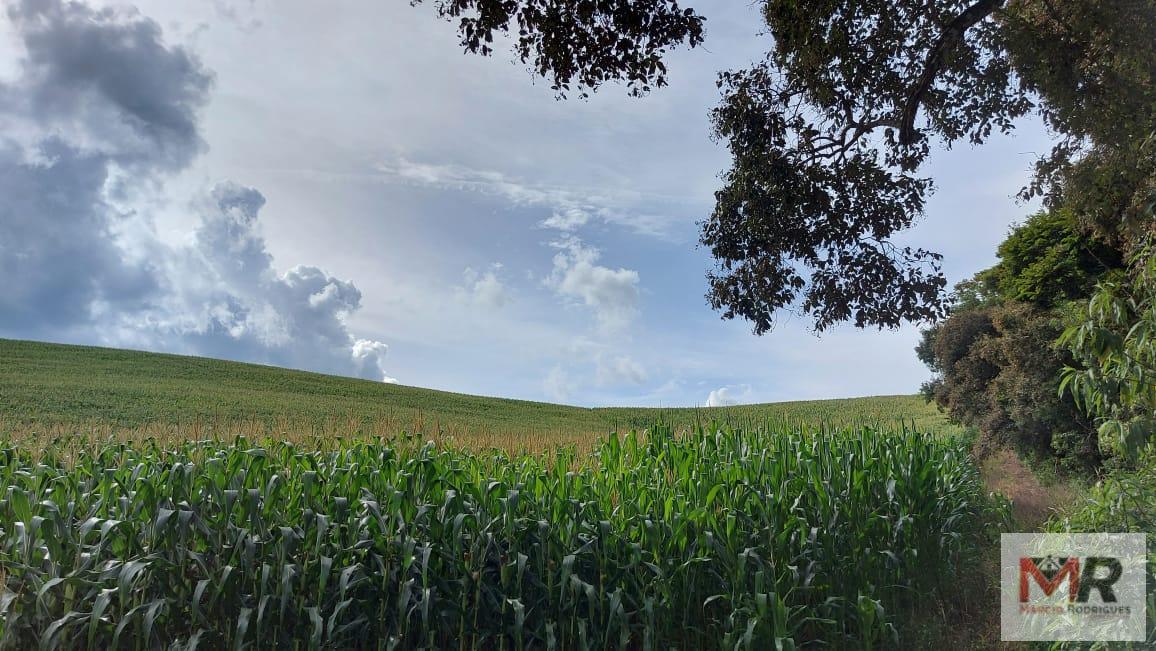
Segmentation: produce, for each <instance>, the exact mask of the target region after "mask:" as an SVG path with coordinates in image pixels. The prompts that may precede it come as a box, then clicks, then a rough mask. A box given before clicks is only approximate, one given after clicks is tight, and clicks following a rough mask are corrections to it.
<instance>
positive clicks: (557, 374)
mask: <svg viewBox="0 0 1156 651" xmlns="http://www.w3.org/2000/svg"><path fill="white" fill-rule="evenodd" d="M577 389H578V383H577V382H575V381H574V380H573V378H571V377H570V374H569V373H567V372H566V370H565V369H563V368H562V367H561V366H554V367H553V368H551V369H550V372H549V373H547V374H546V379H545V380H544V381H543V382H542V390H543V391H545V392H546V395H547V396H548V397H549V398H550V399H551V400H555V401H557V402H565V401H566V399H567V398H569V397H570V396H571V395H573V394H574V392H575V391H576V390H577Z"/></svg>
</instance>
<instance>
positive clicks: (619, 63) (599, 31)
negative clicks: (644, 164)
mask: <svg viewBox="0 0 1156 651" xmlns="http://www.w3.org/2000/svg"><path fill="white" fill-rule="evenodd" d="M422 2H423V0H411V4H414V5H417V4H421V3H422ZM431 2H432V4H433V5H434V7H435V8H436V10H437V13H438V15H440V16H442V17H443V18H446V19H449V20H455V21H457V22H458V35H459V36H460V37H461V46H462V48H464V49H465V51H466V52H469V53H473V54H481V55H490V54H492V53H493V51H494V45H493V44H494V37H495V35H501V34H511V35H515V40H514V46H513V47H514V52H515V54H516V55H517V56H518V58H519V59H521V61H522V63H524V64H528V65H530V66H531V69H532V70H533V71H534V72H535V73H536V74H537V75H539V76H541V77H543V78H545V79H548V80H550V84H551V88H553V89H554V90H555V91H556V92H557V93H558V94H559V95H560V96H565V95H566V93H568V92H570V91H571V90H572V89H575V88H576V89H577V90H578V91H579V94H580V95H583V96H585V95H586V94H587V93H588V92H589V91H592V90H594V89H596V88H598V87H599V86H601V85H602V84H603V83H605V82H608V81H621V82H625V83H626V84H627V86H628V87H629V88H630V92H631V93H632V94H635V95H641V94H644V93H646V92H648V91H650V90H651V88H656V87H662V86H665V85H666V83H667V82H666V74H667V70H666V64H665V63H663V60H662V59H663V55H665V54H666V51H667V49H668V48H670V47H672V46H675V45H679V44H682V43H686V45H687V46H689V47H695V46H696V45H699V44H700V43H702V36H703V21H704V18H703V17H702V16H700V15H698V14H697V13H695V11H694V10H693V9H685V10H684V9H682V8H680V7H679V5H678V2H677V0H574V1H572V2H557V1H556V0H431Z"/></svg>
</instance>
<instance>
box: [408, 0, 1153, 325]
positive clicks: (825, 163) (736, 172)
mask: <svg viewBox="0 0 1156 651" xmlns="http://www.w3.org/2000/svg"><path fill="white" fill-rule="evenodd" d="M417 1H418V2H420V0H417ZM430 1H431V2H432V3H433V4H434V5H435V6H436V8H437V11H438V13H439V14H440V15H442V16H444V17H446V18H450V19H455V20H458V21H460V22H459V33H460V35H461V37H462V45H463V46H464V47H465V49H466V50H467V51H469V52H474V53H480V54H489V53H490V52H491V51H492V50H491V47H492V46H491V45H490V44H491V43H492V41H493V37H494V34H495V32H499V33H509V34H511V35H512V36H514V37H515V44H514V48H515V51H516V52H517V53H518V55H519V56H520V58H521V59H522V61H523V62H526V63H528V64H529V65H531V67H532V69H533V70H534V71H535V73H537V74H539V75H541V76H543V77H546V78H548V79H550V80H551V82H552V84H553V87H554V88H555V89H556V90H558V91H559V92H560V93H565V92H567V91H570V90H571V89H574V88H576V89H578V90H579V91H580V92H581V93H583V94H584V93H586V92H588V91H590V90H593V89H595V88H597V87H598V86H599V85H601V84H603V83H605V82H607V81H624V82H626V83H627V84H628V86H629V88H630V89H631V92H632V93H634V94H642V93H645V92H646V91H649V90H650V89H651V88H654V87H660V86H662V85H664V84H665V83H666V74H667V71H666V68H665V67H664V66H663V65H662V56H663V55H664V54H665V52H666V51H667V50H668V49H669V48H671V47H675V46H678V45H682V44H685V45H687V46H689V47H694V46H696V45H698V44H699V43H700V42H701V41H702V38H703V25H704V20H705V19H704V18H703V17H702V16H700V15H698V14H697V13H696V12H695V11H694V10H693V9H683V8H682V7H680V6H679V5H678V4H677V2H675V1H674V0H570V1H565V0H430ZM762 4H763V7H762V8H763V16H764V18H765V20H766V23H767V25H768V27H769V28H770V34H771V36H772V38H773V42H772V47H771V49H770V51H769V52H768V54H767V56H766V58H765V59H764V60H763V61H761V62H760V63H758V64H756V65H754V66H752V67H750V68H748V69H746V70H738V71H729V72H723V73H721V74H720V76H719V88H720V90H721V92H722V101H721V104H720V105H719V107H718V108H717V109H716V110H715V111H714V113H713V115H712V120H713V126H714V131H715V134H716V135H717V137H718V138H720V139H721V140H724V141H725V142H726V143H727V145H728V147H729V148H730V151H731V154H732V159H733V160H732V165H731V168H730V169H729V170H728V171H727V172H726V173H725V175H724V178H723V181H724V184H723V187H722V188H721V189H720V190H719V191H718V192H717V193H716V206H715V209H714V211H713V213H712V214H711V215H710V217H709V218H708V219H707V220H705V221H704V222H703V224H702V242H703V244H705V245H706V246H708V247H709V248H710V250H711V253H712V254H713V255H714V257H715V260H716V262H717V267H716V269H715V270H714V271H713V272H712V273H710V274H709V276H708V280H709V283H710V292H709V293H708V295H707V298H708V301H709V302H710V303H711V305H712V306H713V307H715V308H716V309H718V310H720V311H721V312H722V314H723V316H724V317H725V318H734V317H741V318H745V319H748V320H750V321H751V322H752V323H753V325H754V329H755V332H756V333H760V334H761V333H763V332H766V331H767V330H769V329H770V328H771V327H772V326H773V325H774V317H775V314H776V313H777V312H778V311H779V310H781V309H784V308H791V307H797V308H798V309H801V310H802V311H804V312H807V313H808V314H809V315H810V316H811V317H812V318H813V320H814V324H815V328H816V329H817V330H824V329H826V328H828V327H830V326H832V325H834V324H837V323H840V322H845V321H851V322H854V323H855V324H856V325H857V326H859V327H864V326H869V325H870V326H879V327H896V326H898V325H900V324H901V323H903V322H905V321H914V322H921V321H932V320H935V319H936V318H938V317H939V316H941V315H942V314H943V312H944V306H945V303H944V298H945V297H944V291H943V290H944V286H945V284H946V283H945V279H944V277H943V274H942V273H941V271H940V267H939V261H940V256H939V255H938V254H936V253H933V252H931V251H927V250H923V249H913V248H909V247H899V246H896V245H895V244H894V243H893V242H892V238H893V237H894V235H895V234H896V233H898V232H900V231H902V230H903V229H906V228H908V227H909V226H911V224H912V223H913V222H914V221H915V220H917V219H918V218H919V217H920V216H922V214H923V208H924V204H925V201H926V198H927V196H928V194H929V193H930V192H931V191H932V182H931V179H928V178H925V177H921V176H920V175H919V174H918V171H919V169H920V166H921V165H922V164H923V163H924V161H925V160H926V158H927V156H928V154H929V152H930V149H931V146H932V145H933V144H940V145H943V146H951V145H952V144H953V143H955V142H957V141H959V140H962V139H966V140H967V141H969V142H971V143H974V144H979V143H982V142H984V141H985V140H986V139H987V138H988V137H989V136H990V135H991V134H992V133H993V132H997V131H998V132H1008V131H1010V130H1011V129H1012V128H1013V125H1014V122H1015V120H1016V119H1017V118H1019V117H1021V116H1023V115H1025V114H1028V113H1029V112H1035V113H1037V114H1039V115H1040V116H1042V118H1043V119H1044V121H1045V122H1046V124H1047V125H1048V126H1049V127H1050V129H1051V130H1052V131H1053V132H1054V133H1055V134H1056V136H1057V141H1058V142H1057V145H1056V147H1055V148H1054V149H1053V151H1052V152H1051V153H1050V154H1049V155H1047V156H1045V157H1043V158H1042V159H1041V160H1040V161H1039V162H1038V163H1037V168H1036V175H1035V177H1034V180H1033V182H1032V183H1031V184H1030V185H1029V186H1028V187H1027V188H1025V190H1024V196H1025V197H1030V196H1036V195H1043V196H1045V197H1046V198H1047V201H1048V203H1049V205H1051V206H1053V207H1055V206H1059V205H1061V204H1062V205H1066V206H1068V207H1069V208H1070V209H1072V210H1073V211H1074V212H1075V214H1077V215H1078V217H1079V218H1080V221H1081V224H1082V227H1083V228H1085V229H1087V230H1088V231H1089V232H1094V233H1096V234H1097V235H1098V236H1099V237H1103V238H1105V239H1108V240H1109V241H1111V242H1113V243H1114V244H1116V245H1118V246H1120V247H1122V248H1127V246H1128V244H1129V242H1132V241H1134V240H1136V239H1137V238H1136V237H1135V234H1136V233H1137V232H1138V231H1143V230H1145V229H1146V228H1150V227H1151V226H1150V224H1147V223H1145V221H1144V219H1143V218H1141V217H1139V215H1141V214H1142V211H1141V210H1140V207H1141V206H1142V205H1144V204H1145V202H1146V200H1147V197H1148V196H1149V193H1150V192H1152V191H1153V189H1154V188H1156V181H1154V179H1156V174H1154V172H1156V160H1154V157H1153V153H1152V151H1151V146H1150V145H1148V144H1144V143H1145V140H1144V136H1145V135H1146V134H1148V133H1149V132H1151V130H1152V126H1153V122H1154V120H1153V114H1154V111H1156V88H1154V79H1156V0H939V1H933V2H927V1H926V0H814V1H811V2H803V1H799V0H763V3H762Z"/></svg>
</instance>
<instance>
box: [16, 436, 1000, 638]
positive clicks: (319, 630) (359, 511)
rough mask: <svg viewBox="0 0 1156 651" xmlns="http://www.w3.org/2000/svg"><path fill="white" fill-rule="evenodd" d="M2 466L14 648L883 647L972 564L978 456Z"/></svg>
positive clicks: (159, 458) (770, 451)
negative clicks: (898, 616)
mask: <svg viewBox="0 0 1156 651" xmlns="http://www.w3.org/2000/svg"><path fill="white" fill-rule="evenodd" d="M69 457H70V458H67V459H65V458H63V457H61V456H56V455H54V454H53V452H52V450H51V449H48V450H45V451H39V452H37V453H36V454H35V456H33V454H32V453H31V452H28V451H26V450H23V449H20V448H18V447H15V446H11V445H9V446H5V447H4V449H2V450H0V459H2V460H3V463H2V464H0V486H3V487H5V488H4V490H3V494H2V498H3V499H2V500H0V571H2V573H3V576H2V578H0V581H2V585H3V593H2V596H0V627H2V630H0V647H2V648H13V649H15V648H20V649H24V648H43V649H56V648H109V647H112V648H139V649H145V648H150V649H151V648H184V649H192V648H212V649H217V648H230V649H242V648H301V649H305V648H309V649H315V648H374V649H414V648H438V649H443V648H444V649H500V650H503V651H504V650H507V649H509V650H511V651H522V650H523V649H604V648H617V649H716V648H726V649H735V648H739V649H743V648H750V649H755V648H758V649H762V648H780V649H790V648H796V647H808V646H814V645H823V646H827V647H835V648H846V647H852V648H878V647H889V646H892V645H894V644H895V643H896V635H897V632H896V628H895V626H894V623H895V618H894V612H895V609H896V608H901V607H902V605H903V604H909V603H911V602H912V601H913V600H915V599H917V598H918V595H919V594H922V593H923V591H926V590H932V589H936V587H937V586H938V585H939V583H940V581H942V580H943V579H941V577H946V578H949V577H950V576H951V575H952V574H953V572H954V570H955V568H956V566H957V564H958V563H960V562H961V561H963V560H965V559H966V558H967V552H968V550H969V549H970V545H971V541H972V539H973V536H974V534H975V532H976V531H978V530H980V529H981V528H982V527H981V523H982V522H983V518H984V513H983V509H984V508H985V507H984V504H985V497H984V492H983V489H982V485H981V483H980V479H979V476H978V471H977V470H976V467H975V466H974V464H973V462H972V460H971V458H970V456H969V455H968V453H967V450H966V447H965V446H964V444H963V443H960V442H957V441H954V440H950V439H942V438H935V437H932V436H928V435H924V434H920V433H916V432H912V431H894V432H883V431H879V430H876V429H870V428H861V429H844V430H839V431H829V432H810V433H803V432H800V431H797V430H788V429H784V428H776V427H773V426H772V427H763V428H756V429H752V430H747V431H742V430H735V429H728V428H714V427H711V428H708V427H698V428H695V429H693V430H691V431H689V432H687V433H684V434H679V435H677V436H676V435H675V434H674V433H673V432H672V431H671V430H670V429H669V428H664V427H661V426H657V427H654V428H652V429H651V430H649V431H648V432H647V433H646V434H628V435H626V436H621V437H620V436H609V437H607V438H606V440H604V441H603V442H602V443H601V444H600V445H598V446H595V448H594V450H593V452H592V453H589V454H587V453H579V452H578V451H577V450H576V449H575V448H572V447H570V448H565V449H561V450H558V451H555V452H554V453H552V454H548V455H546V454H543V455H522V456H510V455H508V454H507V453H505V452H501V451H498V450H493V451H489V452H470V451H465V450H458V449H444V448H439V447H438V446H436V445H434V444H425V445H421V444H419V443H416V442H415V443H407V442H406V441H404V440H370V441H347V442H344V443H342V444H340V445H339V446H336V447H335V448H334V449H326V450H318V449H304V448H300V447H297V446H294V445H293V444H290V443H285V442H273V441H264V442H261V443H260V444H257V443H254V442H248V441H246V440H244V439H239V440H234V441H231V442H227V443H226V442H221V441H199V442H187V443H183V444H179V445H177V444H171V443H166V444H161V443H156V442H151V443H150V442H148V441H145V442H135V443H113V442H110V443H107V444H105V445H100V444H95V443H94V444H89V445H88V446H86V447H84V448H83V449H81V450H80V451H79V452H75V453H73V454H70V455H69Z"/></svg>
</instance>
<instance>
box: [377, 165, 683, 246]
mask: <svg viewBox="0 0 1156 651" xmlns="http://www.w3.org/2000/svg"><path fill="white" fill-rule="evenodd" d="M377 171H378V172H379V173H381V174H382V175H383V176H385V177H387V178H392V179H397V180H400V181H402V182H406V183H414V184H417V185H426V186H433V187H438V188H444V189H450V190H461V191H468V192H478V193H481V194H488V195H494V196H499V197H502V198H504V199H506V200H507V201H509V202H511V203H513V204H515V205H520V206H543V207H545V208H547V209H549V210H550V216H549V217H547V218H545V219H543V220H542V221H540V222H539V223H538V224H539V226H541V227H543V228H551V229H555V230H559V231H562V232H564V233H570V232H573V231H575V230H577V229H578V228H579V227H581V226H585V225H586V224H588V223H590V222H591V221H592V220H595V219H597V220H600V221H602V222H604V223H608V224H616V225H619V226H623V227H625V228H628V229H630V230H631V231H633V232H635V233H638V234H641V235H648V236H652V237H657V238H661V239H667V240H670V239H672V238H674V234H673V232H672V231H673V229H674V227H675V226H676V225H678V223H679V220H678V219H677V218H675V217H673V216H671V215H662V214H657V213H655V212H653V204H654V203H655V202H668V203H671V204H680V203H685V202H686V201H687V199H686V198H681V197H665V196H659V195H654V194H645V193H640V192H633V191H624V190H612V191H608V190H605V189H592V188H567V187H558V186H552V185H545V184H538V183H530V182H526V181H523V180H520V179H516V178H512V177H510V176H508V175H505V174H503V173H501V172H497V171H494V170H479V169H473V168H470V167H466V166H463V165H434V164H429V163H418V162H414V161H411V160H408V159H406V158H404V157H399V158H398V159H397V160H396V161H395V162H392V163H381V164H379V165H377ZM641 205H647V206H651V209H648V210H641V209H639V208H638V206H641Z"/></svg>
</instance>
